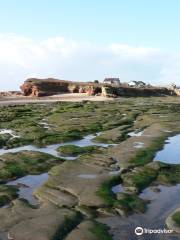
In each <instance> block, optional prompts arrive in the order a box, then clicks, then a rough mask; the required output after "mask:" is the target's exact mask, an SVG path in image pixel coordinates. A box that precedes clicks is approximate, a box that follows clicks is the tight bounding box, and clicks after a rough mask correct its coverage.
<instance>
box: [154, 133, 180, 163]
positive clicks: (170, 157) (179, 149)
mask: <svg viewBox="0 0 180 240" xmlns="http://www.w3.org/2000/svg"><path fill="white" fill-rule="evenodd" d="M154 161H160V162H164V163H170V164H180V134H178V135H176V136H174V137H169V138H168V140H167V141H166V142H165V145H164V147H163V149H162V150H160V151H159V152H157V153H156V155H155V157H154Z"/></svg>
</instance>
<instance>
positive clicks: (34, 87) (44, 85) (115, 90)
mask: <svg viewBox="0 0 180 240" xmlns="http://www.w3.org/2000/svg"><path fill="white" fill-rule="evenodd" d="M20 89H21V91H22V93H23V95H25V96H33V97H41V96H50V95H54V94H60V93H87V95H90V96H91V95H97V94H102V95H103V96H105V97H119V96H128V97H136V96H141V97H143V96H145V97H146V96H147V97H149V96H163V95H168V96H172V95H177V96H179V95H180V94H179V92H178V91H176V89H168V88H165V87H164V88H163V87H129V86H126V85H118V86H115V85H113V84H112V85H110V84H104V83H94V82H73V81H67V80H58V79H54V78H47V79H37V78H29V79H27V80H26V81H25V82H24V84H23V85H22V86H20Z"/></svg>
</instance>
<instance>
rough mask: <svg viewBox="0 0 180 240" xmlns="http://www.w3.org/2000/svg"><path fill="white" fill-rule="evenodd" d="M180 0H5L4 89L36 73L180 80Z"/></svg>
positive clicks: (0, 64)
mask: <svg viewBox="0 0 180 240" xmlns="http://www.w3.org/2000/svg"><path fill="white" fill-rule="evenodd" d="M179 12H180V1H179V0H171V1H169V0H158V1H157V0H151V1H145V0H126V1H124V0H111V1H110V0H30V1H24V0H0V91H4V90H18V88H19V86H20V85H21V84H22V83H23V81H24V80H26V79H27V78H30V77H38V78H46V77H55V78H58V79H67V80H75V81H93V80H95V79H98V80H100V81H102V80H103V79H104V78H105V77H120V79H121V81H122V82H124V81H127V82H128V81H131V80H140V81H144V82H146V83H151V84H155V85H166V84H171V83H176V84H177V85H180V44H179V43H180V31H179V25H180V14H179Z"/></svg>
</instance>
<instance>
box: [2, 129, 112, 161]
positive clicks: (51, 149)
mask: <svg viewBox="0 0 180 240" xmlns="http://www.w3.org/2000/svg"><path fill="white" fill-rule="evenodd" d="M96 136H97V135H95V134H90V135H87V136H86V137H84V138H83V139H81V140H76V141H70V142H66V143H60V144H51V145H48V146H46V147H41V148H39V147H36V146H34V145H26V146H22V147H17V148H11V149H0V155H3V154H5V153H10V152H11V153H15V152H20V151H24V150H27V151H38V152H43V153H48V154H51V155H53V156H55V157H62V158H64V159H66V160H75V159H76V158H77V157H64V156H61V155H60V153H59V152H57V150H56V149H57V148H58V147H60V146H65V145H69V144H70V145H71V144H72V145H76V146H79V147H86V146H92V145H94V146H100V147H108V146H110V144H105V143H96V142H93V139H94V138H95V137H96Z"/></svg>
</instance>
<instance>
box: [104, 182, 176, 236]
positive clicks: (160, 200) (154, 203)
mask: <svg viewBox="0 0 180 240" xmlns="http://www.w3.org/2000/svg"><path fill="white" fill-rule="evenodd" d="M157 187H158V188H159V189H160V192H154V191H153V190H152V187H149V188H147V189H145V190H144V191H143V192H142V193H141V194H140V197H141V198H143V199H150V200H151V202H150V204H148V205H147V211H146V212H145V213H142V214H138V213H136V214H133V215H130V216H129V217H118V216H117V217H107V218H104V219H99V220H100V221H101V222H102V223H105V224H107V225H108V226H109V227H110V229H111V230H110V232H111V233H112V234H113V240H119V239H128V240H150V239H153V240H178V239H179V235H178V234H175V233H174V234H161V235H159V234H154V235H153V236H152V235H151V236H150V235H149V234H143V235H142V236H137V235H135V233H134V230H135V228H136V227H142V228H146V229H164V228H165V229H167V227H166V225H165V220H166V218H167V217H168V215H169V214H170V213H171V212H173V211H174V210H175V209H176V208H178V207H180V202H179V196H180V184H178V185H176V186H162V185H159V186H157Z"/></svg>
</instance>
